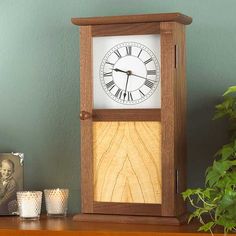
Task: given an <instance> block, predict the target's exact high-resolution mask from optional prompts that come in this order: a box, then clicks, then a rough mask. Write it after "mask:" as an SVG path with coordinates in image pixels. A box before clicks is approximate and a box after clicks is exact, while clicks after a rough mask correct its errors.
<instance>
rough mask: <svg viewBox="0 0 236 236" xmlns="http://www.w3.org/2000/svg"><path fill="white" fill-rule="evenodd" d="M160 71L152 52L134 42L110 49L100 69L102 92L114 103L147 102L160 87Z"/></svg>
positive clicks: (120, 44)
mask: <svg viewBox="0 0 236 236" xmlns="http://www.w3.org/2000/svg"><path fill="white" fill-rule="evenodd" d="M159 76H160V68H159V62H158V60H157V58H156V56H155V55H154V53H153V52H152V51H151V50H150V49H149V48H148V47H146V46H145V45H143V44H140V43H137V42H122V43H119V44H117V45H115V46H114V47H112V48H111V49H110V50H109V51H108V52H107V53H106V54H105V56H104V58H103V60H102V63H101V66H100V81H101V85H102V87H103V89H104V91H105V93H106V94H107V95H108V96H109V97H110V98H111V99H113V100H114V101H115V102H118V103H121V104H126V105H133V104H138V103H141V102H143V101H145V100H146V99H148V98H149V97H150V96H151V95H152V94H153V93H154V91H155V90H156V88H157V86H158V84H159V80H160V78H159Z"/></svg>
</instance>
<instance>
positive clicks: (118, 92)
mask: <svg viewBox="0 0 236 236" xmlns="http://www.w3.org/2000/svg"><path fill="white" fill-rule="evenodd" d="M122 92H123V91H122V90H121V89H120V88H118V90H117V91H116V93H115V97H117V98H119V99H120V98H121V96H122Z"/></svg>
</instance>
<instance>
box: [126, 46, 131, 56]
mask: <svg viewBox="0 0 236 236" xmlns="http://www.w3.org/2000/svg"><path fill="white" fill-rule="evenodd" d="M126 52H127V55H131V52H132V47H131V46H127V47H126Z"/></svg>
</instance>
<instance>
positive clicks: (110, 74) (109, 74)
mask: <svg viewBox="0 0 236 236" xmlns="http://www.w3.org/2000/svg"><path fill="white" fill-rule="evenodd" d="M103 76H104V77H105V76H112V72H107V73H104V74H103Z"/></svg>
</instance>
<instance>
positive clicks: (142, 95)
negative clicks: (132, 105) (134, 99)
mask: <svg viewBox="0 0 236 236" xmlns="http://www.w3.org/2000/svg"><path fill="white" fill-rule="evenodd" d="M138 91H139V92H140V93H141V97H144V96H145V94H144V93H143V92H142V91H141V90H140V89H139V90H138Z"/></svg>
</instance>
